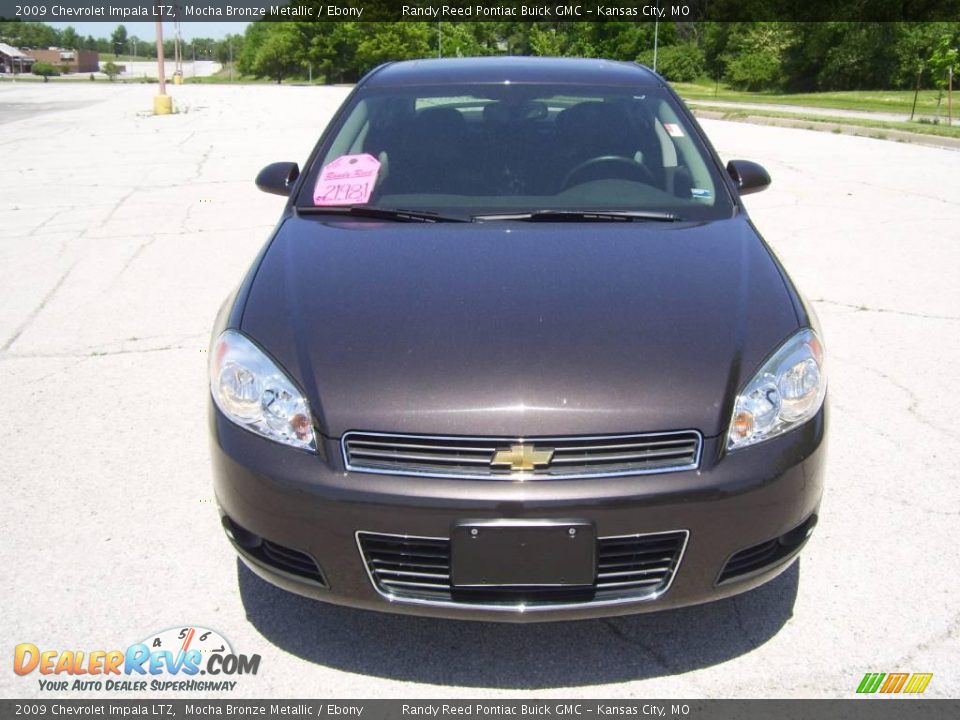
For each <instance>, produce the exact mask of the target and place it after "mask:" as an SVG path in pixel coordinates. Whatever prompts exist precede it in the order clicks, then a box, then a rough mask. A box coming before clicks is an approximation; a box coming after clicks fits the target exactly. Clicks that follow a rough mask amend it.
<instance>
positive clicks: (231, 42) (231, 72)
mask: <svg viewBox="0 0 960 720" xmlns="http://www.w3.org/2000/svg"><path fill="white" fill-rule="evenodd" d="M228 47H229V48H230V82H233V39H231V40H230V43H229V44H228Z"/></svg>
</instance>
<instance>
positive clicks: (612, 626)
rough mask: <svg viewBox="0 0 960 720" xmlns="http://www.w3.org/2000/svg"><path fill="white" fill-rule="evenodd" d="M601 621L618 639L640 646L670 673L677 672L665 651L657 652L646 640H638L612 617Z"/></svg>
mask: <svg viewBox="0 0 960 720" xmlns="http://www.w3.org/2000/svg"><path fill="white" fill-rule="evenodd" d="M600 623H601V624H602V625H603V626H604V627H605V628H606V629H607V630H609V631H610V634H611V635H613V636H614V637H615V638H617V639H618V640H620V641H621V642H624V643H626V644H627V645H630V646H632V647H635V648H639V649H640V650H643V651H644V652H645V653H646V654H647V655H649V656H650V657H651V658H653V660H654V661H655V662H656V663H657V664H658V665H660V666H661V667H662V668H663V669H664V670H666V671H667V672H669V673H675V672H676V671H675V670H674V669H673V668H672V667H671V666H670V663H669V661H668V660H667V657H666V656H665V655H663V653H660V652H657V651H656V650H654V649H653V648H652V647H650V646H649V645H647V644H646V643H645V642H643V641H642V640H638V639H637V638H635V637H631V636H630V635H628V634H627V633H625V632H624V631H623V630H622V629H621V628H619V627H617V624H616V622H614V621H613V620H612V619H610V618H603V619H601V620H600Z"/></svg>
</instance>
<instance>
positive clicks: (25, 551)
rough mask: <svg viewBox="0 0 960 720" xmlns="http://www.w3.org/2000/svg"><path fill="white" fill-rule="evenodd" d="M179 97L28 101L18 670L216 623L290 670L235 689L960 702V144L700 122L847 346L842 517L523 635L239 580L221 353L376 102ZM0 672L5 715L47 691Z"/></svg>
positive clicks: (835, 420) (259, 89)
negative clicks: (672, 601)
mask: <svg viewBox="0 0 960 720" xmlns="http://www.w3.org/2000/svg"><path fill="white" fill-rule="evenodd" d="M154 92H156V86H150V85H119V84H118V85H108V84H106V83H91V84H89V85H85V84H78V85H69V84H63V83H60V84H55V83H50V84H36V83H19V84H11V83H3V84H0V388H2V390H3V393H2V397H3V401H4V402H3V404H4V407H5V413H4V415H5V418H6V421H5V423H4V426H5V428H6V431H7V436H6V438H5V441H4V442H3V444H2V448H3V449H2V451H0V477H2V479H3V485H4V493H3V502H2V503H0V533H2V538H3V540H2V550H0V553H2V560H3V565H4V572H3V573H2V576H0V636H2V637H3V638H4V644H3V645H4V647H3V648H2V652H4V653H12V648H13V645H14V644H16V643H22V642H31V643H34V644H36V645H38V646H42V648H50V649H61V650H62V649H74V648H75V649H112V648H125V647H126V646H127V645H129V644H130V643H132V642H136V641H138V640H141V639H143V638H145V637H148V636H150V635H151V634H152V633H154V632H155V631H158V630H162V629H164V628H169V627H173V626H180V625H186V624H195V625H202V626H205V627H210V628H214V629H216V630H218V631H219V632H220V633H221V634H222V635H224V636H225V637H227V638H229V640H230V641H231V642H232V644H233V647H234V649H235V650H237V651H239V652H244V653H259V654H260V655H261V656H262V662H261V667H260V672H259V673H258V674H257V675H256V676H252V677H247V678H243V679H242V681H241V682H240V683H239V685H238V687H237V689H236V691H235V692H234V693H232V694H233V696H237V697H277V698H280V697H283V698H294V697H357V698H360V697H411V698H413V697H417V698H429V697H451V698H452V697H485V698H492V697H516V696H518V695H519V694H520V693H521V691H522V695H523V696H524V697H534V696H540V697H565V698H570V697H608V698H609V697H621V698H627V697H630V698H664V697H686V698H695V697H758V696H759V697H852V696H853V694H854V691H855V689H856V686H857V684H858V683H859V682H860V679H861V677H862V676H863V674H864V673H865V672H868V671H873V672H897V671H903V672H932V673H933V674H934V677H933V680H932V681H931V683H930V685H929V687H928V689H927V692H926V694H927V695H928V696H935V697H957V696H958V695H960V669H958V668H960V604H958V601H957V597H958V590H960V583H958V581H957V577H958V576H960V553H958V552H957V547H958V545H960V525H958V518H960V472H958V470H957V467H958V465H957V460H956V458H957V457H958V455H960V431H958V429H957V422H956V419H955V418H956V414H957V412H956V409H955V408H953V401H954V399H955V398H954V392H956V386H957V380H956V377H957V376H956V366H957V358H958V357H960V282H958V280H957V270H958V268H960V193H958V190H960V183H958V178H960V152H956V151H950V150H941V149H936V148H930V147H920V146H912V145H909V144H901V143H894V142H885V141H881V140H873V139H867V138H856V137H846V136H843V135H834V134H826V133H816V132H809V131H805V130H793V129H784V128H774V127H760V126H755V125H741V124H735V123H725V122H720V121H703V126H704V127H705V129H706V130H707V132H708V133H709V135H710V136H711V138H712V140H713V142H714V145H715V146H716V148H717V150H718V151H719V153H720V155H721V156H722V157H723V158H724V159H730V158H746V159H752V160H756V161H759V162H761V163H763V164H764V165H765V166H766V167H767V169H768V170H769V171H770V173H771V175H772V176H773V179H774V183H773V186H772V187H771V189H770V190H769V191H767V192H765V193H762V194H759V195H756V196H751V197H750V198H748V204H749V207H750V210H751V213H752V215H753V218H754V220H755V222H756V224H757V226H758V227H759V229H760V230H761V232H762V233H763V234H764V235H765V237H766V238H767V239H768V240H769V242H770V243H771V245H772V246H773V247H774V249H775V250H776V252H777V253H778V255H779V256H780V258H781V259H782V260H783V262H784V263H785V265H786V266H787V268H788V269H789V271H790V273H791V274H792V276H793V277H794V279H795V280H796V281H797V283H798V284H799V286H800V287H801V289H802V290H803V291H804V293H805V294H806V296H807V297H808V298H810V299H811V300H812V301H813V302H814V305H815V307H816V309H817V311H818V312H819V315H820V318H821V321H822V324H823V327H824V332H825V336H826V345H827V351H828V363H829V370H828V372H829V378H830V394H831V403H832V406H831V407H832V416H831V423H832V427H831V438H830V458H829V466H828V473H827V490H826V495H825V498H824V502H823V507H822V514H821V522H820V526H819V527H818V529H817V531H816V533H815V535H814V537H813V539H812V541H811V543H810V545H809V546H808V548H807V550H806V551H805V553H804V554H803V556H802V559H801V561H800V562H799V563H798V564H796V565H794V566H793V567H792V568H791V569H790V570H789V571H788V572H786V573H785V574H784V575H782V576H780V578H778V579H777V580H776V581H774V582H773V583H770V584H769V585H767V586H765V587H762V588H760V589H758V590H755V591H753V592H750V593H748V594H746V595H742V596H740V597H738V598H735V599H731V600H726V601H722V602H718V603H714V604H710V605H706V606H702V607H695V608H688V609H683V610H677V611H671V612H666V613H660V614H648V615H639V616H634V617H628V618H619V619H613V620H603V621H588V622H579V623H563V624H542V625H535V624H531V625H519V626H518V625H513V624H511V625H504V626H498V625H490V624H476V623H465V622H450V621H438V620H430V619H421V618H407V617H399V616H390V615H381V614H378V613H368V612H359V611H352V610H347V609H343V608H337V607H332V606H325V605H323V604H320V603H315V602H311V601H308V600H304V599H301V598H299V597H296V596H293V595H289V594H286V593H284V592H282V591H280V590H277V589H275V588H273V587H272V586H270V585H267V584H265V583H263V582H262V581H260V580H259V579H257V578H256V577H255V576H253V575H252V574H251V573H249V572H248V571H246V570H245V569H244V568H242V567H241V566H240V565H239V564H238V562H237V561H236V559H235V556H234V553H233V551H232V550H231V549H230V547H229V545H228V544H227V542H226V541H225V540H224V538H223V537H222V532H221V530H220V527H219V523H218V518H217V513H216V509H215V506H214V500H213V495H212V489H211V482H210V471H209V458H208V451H207V426H206V403H205V397H206V392H207V390H206V383H207V380H206V361H207V355H206V348H207V342H208V332H209V328H210V326H211V324H212V321H213V317H214V315H215V313H216V311H217V309H218V307H219V305H220V303H221V301H222V300H223V298H224V297H225V296H226V294H227V292H228V291H229V290H230V289H231V288H232V287H233V286H234V285H235V284H236V283H237V282H239V280H240V277H241V274H242V273H243V271H244V270H245V269H246V268H247V266H248V265H249V263H250V262H251V260H252V258H253V257H254V255H255V254H256V252H257V251H258V249H259V248H260V246H261V245H262V244H263V242H264V241H265V240H266V238H267V235H268V233H269V231H270V228H271V227H272V225H273V223H274V222H275V221H276V218H277V215H278V213H279V211H280V208H281V207H282V203H283V200H281V199H280V198H277V197H275V196H269V195H265V194H262V193H259V192H258V191H257V190H256V188H255V187H254V185H253V182H252V181H253V178H254V176H255V175H256V172H257V171H258V170H259V169H260V167H261V166H263V165H265V164H266V163H268V162H272V161H276V160H298V161H301V162H302V161H303V160H304V159H305V158H306V156H307V154H308V152H309V150H310V148H311V147H312V145H313V143H314V142H315V140H316V138H317V136H318V134H319V132H320V131H321V129H322V128H323V127H324V125H325V123H326V122H327V120H328V119H329V117H330V116H331V114H332V112H333V111H334V110H335V109H336V107H337V106H338V104H339V102H340V101H341V100H342V98H343V97H344V96H345V95H346V92H347V90H346V89H344V88H328V89H327V88H307V87H285V86H284V87H276V86H267V85H262V86H250V87H228V86H213V85H192V86H182V87H177V88H174V89H173V90H172V92H173V93H174V94H175V98H176V102H177V103H178V105H179V106H180V108H181V110H182V112H180V113H179V114H177V115H174V116H168V117H153V116H150V115H148V114H147V113H146V111H147V110H148V109H149V108H150V107H151V105H152V94H153V93H154ZM584 292H589V289H588V288H585V289H584ZM0 660H2V658H0ZM2 662H3V666H4V669H3V670H2V671H0V696H3V697H28V696H35V695H41V694H42V693H41V691H40V690H39V687H38V684H37V675H36V673H34V674H33V675H32V676H29V677H19V676H16V675H15V674H14V673H13V672H12V670H11V669H10V665H9V662H10V655H7V656H6V660H2ZM91 695H92V696H97V697H99V696H103V695H104V693H102V692H101V693H91ZM69 696H71V697H77V696H78V695H77V694H70V695H69Z"/></svg>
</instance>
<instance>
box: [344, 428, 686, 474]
mask: <svg viewBox="0 0 960 720" xmlns="http://www.w3.org/2000/svg"><path fill="white" fill-rule="evenodd" d="M701 444H702V438H701V436H700V433H698V432H697V431H696V430H684V431H679V432H663V433H645V434H637V435H602V436H589V437H569V436H568V437H545V438H509V437H492V438H466V437H456V436H452V437H444V436H435V435H398V434H387V433H372V432H348V433H346V434H344V436H343V438H342V440H341V445H342V448H343V459H344V464H345V465H346V467H347V469H348V470H358V471H362V472H372V473H386V474H394V475H422V476H428V477H453V478H474V479H488V478H490V479H497V478H500V479H515V478H518V477H522V478H530V477H532V478H538V477H542V478H560V479H563V478H570V479H573V478H590V477H611V476H617V475H643V474H649V473H663V472H676V471H678V470H692V469H694V468H696V467H697V465H698V464H699V462H700V448H701ZM518 445H520V446H524V445H526V446H535V447H536V449H537V450H543V449H550V450H553V455H552V458H551V459H550V461H549V464H547V465H546V466H545V467H537V468H536V469H533V470H527V471H515V470H510V469H509V468H505V469H500V468H499V467H497V468H495V467H493V466H492V464H493V460H494V456H495V455H496V454H497V452H498V451H500V450H509V449H510V448H512V447H515V446H518Z"/></svg>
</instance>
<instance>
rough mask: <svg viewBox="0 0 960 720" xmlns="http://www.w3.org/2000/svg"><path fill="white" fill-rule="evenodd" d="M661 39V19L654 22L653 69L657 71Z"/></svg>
mask: <svg viewBox="0 0 960 720" xmlns="http://www.w3.org/2000/svg"><path fill="white" fill-rule="evenodd" d="M659 40H660V21H659V20H658V21H656V22H654V23H653V71H654V72H656V71H657V45H658V44H659Z"/></svg>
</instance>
